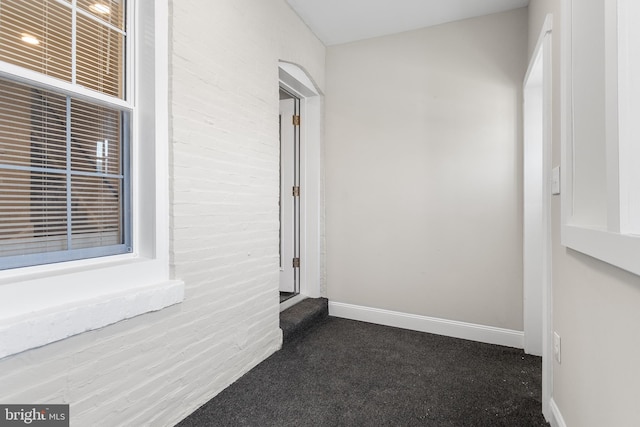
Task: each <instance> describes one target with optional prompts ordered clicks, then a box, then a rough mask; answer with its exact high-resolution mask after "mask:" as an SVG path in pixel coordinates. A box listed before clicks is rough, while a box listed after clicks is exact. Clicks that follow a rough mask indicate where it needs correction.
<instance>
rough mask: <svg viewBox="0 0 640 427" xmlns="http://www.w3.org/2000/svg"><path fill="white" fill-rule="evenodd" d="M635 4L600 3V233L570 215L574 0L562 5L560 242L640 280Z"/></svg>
mask: <svg viewBox="0 0 640 427" xmlns="http://www.w3.org/2000/svg"><path fill="white" fill-rule="evenodd" d="M634 1H635V0H612V1H609V0H607V1H605V2H604V7H605V16H604V19H605V21H604V22H605V58H606V61H605V76H606V77H605V91H606V106H605V109H606V117H605V123H606V141H605V146H606V176H607V203H606V210H607V224H606V226H605V227H603V228H595V227H589V226H586V225H585V224H581V223H579V221H576V220H575V218H574V215H573V214H574V207H573V206H574V198H573V185H574V173H573V172H574V165H573V161H574V154H575V152H574V150H575V146H574V144H573V125H574V124H573V110H572V103H573V102H572V100H573V92H572V91H573V87H572V86H573V77H572V73H573V70H572V0H564V2H563V13H562V16H563V21H564V22H563V52H564V61H563V65H562V83H563V97H562V165H563V177H562V183H561V186H562V229H561V240H562V244H563V245H564V246H567V247H569V248H571V249H574V250H577V251H579V252H582V253H585V254H587V255H589V256H592V257H594V258H597V259H600V260H602V261H605V262H607V263H609V264H612V265H615V266H617V267H619V268H622V269H624V270H627V271H630V272H632V273H634V274H637V275H640V236H639V234H640V218H638V213H639V212H640V172H638V170H637V166H635V164H637V159H638V158H639V157H638V156H640V140H639V139H638V137H639V136H640V124H639V122H638V119H637V116H636V118H635V119H632V114H633V113H637V112H638V111H639V107H640V105H639V104H638V103H639V101H640V81H639V80H638V79H637V78H636V79H635V81H632V80H631V75H632V73H631V72H630V71H631V70H638V69H639V67H640V57H638V56H637V55H636V57H633V56H632V55H631V54H630V53H631V52H632V51H633V49H630V43H631V41H632V40H633V38H634V37H637V36H638V35H640V31H638V30H637V29H634V23H636V22H634V20H633V17H634V16H635V17H637V16H638V13H640V8H639V7H638V5H637V4H636V5H634V4H633V2H634ZM632 12H633V13H632ZM634 47H637V42H636V45H635V46H634ZM634 137H635V139H634ZM634 159H636V160H634Z"/></svg>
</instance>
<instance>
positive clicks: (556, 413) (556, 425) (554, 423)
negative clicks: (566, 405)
mask: <svg viewBox="0 0 640 427" xmlns="http://www.w3.org/2000/svg"><path fill="white" fill-rule="evenodd" d="M549 409H551V419H550V420H548V421H549V423H550V424H551V427H567V423H565V422H564V418H562V414H561V413H560V408H558V405H556V401H555V400H553V398H551V401H550V402H549Z"/></svg>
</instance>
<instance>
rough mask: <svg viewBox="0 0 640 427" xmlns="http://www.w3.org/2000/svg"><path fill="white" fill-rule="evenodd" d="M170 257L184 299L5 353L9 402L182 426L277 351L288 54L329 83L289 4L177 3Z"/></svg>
mask: <svg viewBox="0 0 640 427" xmlns="http://www.w3.org/2000/svg"><path fill="white" fill-rule="evenodd" d="M170 9H171V10H170V12H171V18H170V19H171V21H170V29H171V34H170V40H171V43H170V45H171V47H170V49H171V52H170V76H169V79H170V88H169V90H170V93H169V95H170V120H171V123H170V127H171V136H170V138H171V142H170V144H171V145H170V153H171V165H170V171H171V176H170V177H168V179H170V184H171V200H172V201H171V258H172V265H171V268H172V274H173V276H174V277H175V278H180V279H182V280H184V281H185V283H186V297H185V301H184V302H183V303H182V304H179V305H176V306H172V307H169V308H167V309H164V310H162V311H159V312H155V313H150V314H146V315H143V316H138V317H136V318H133V319H129V320H126V321H122V322H119V323H116V324H114V325H111V326H108V327H106V328H103V329H100V330H97V331H92V332H87V333H84V334H80V335H76V336H74V337H71V338H68V339H66V340H63V341H58V342H55V343H53V344H50V345H47V346H44V347H41V348H38V349H34V350H30V351H27V352H24V353H21V354H18V355H15V356H11V357H7V358H5V359H2V360H0V402H2V403H69V404H70V405H71V425H73V426H100V425H105V426H116V425H118V426H120V425H127V426H129V425H130V426H143V425H153V426H172V425H174V424H175V423H177V422H178V421H180V420H181V419H182V418H184V417H185V416H186V415H188V414H189V413H190V412H192V411H193V410H195V409H196V408H197V407H199V406H200V405H202V404H203V403H204V402H206V401H207V400H208V399H210V398H211V397H213V396H215V395H216V394H217V393H218V392H220V391H221V390H222V389H223V388H225V387H226V386H227V385H229V384H230V383H231V382H233V381H234V380H235V379H237V378H238V377H239V376H241V375H242V374H244V373H245V372H246V371H248V370H249V369H251V368H252V367H253V366H255V365H256V364H258V363H259V362H260V361H262V360H263V359H264V358H266V357H267V356H269V355H270V354H271V353H273V352H274V351H276V350H277V349H278V348H279V346H280V345H281V331H280V329H279V328H278V295H277V288H278V258H277V257H278V186H279V180H278V173H279V172H278V167H279V166H278V150H279V148H278V145H279V144H278V124H277V117H278V60H286V61H290V62H294V63H297V64H299V65H300V66H302V67H303V68H305V69H306V70H308V71H309V73H310V74H311V75H312V76H313V78H314V79H315V81H316V83H317V84H318V85H319V86H320V87H321V88H323V87H324V58H325V48H324V46H323V45H322V44H321V43H320V42H319V41H318V40H317V39H316V38H315V37H314V36H313V35H312V34H311V32H310V31H309V30H308V28H307V27H306V26H305V25H304V24H303V23H302V22H301V21H300V20H299V18H298V17H297V16H296V15H295V14H294V13H293V12H292V11H291V10H290V9H289V7H288V6H287V4H286V3H285V1H284V0H216V1H208V0H179V1H173V2H172V3H171V4H170Z"/></svg>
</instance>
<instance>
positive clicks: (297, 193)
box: [293, 186, 300, 197]
mask: <svg viewBox="0 0 640 427" xmlns="http://www.w3.org/2000/svg"><path fill="white" fill-rule="evenodd" d="M293 197H300V187H298V186H296V187H293Z"/></svg>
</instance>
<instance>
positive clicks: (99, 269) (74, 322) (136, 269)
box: [0, 257, 184, 358]
mask: <svg viewBox="0 0 640 427" xmlns="http://www.w3.org/2000/svg"><path fill="white" fill-rule="evenodd" d="M113 258H120V260H118V261H115V262H114V261H111V262H105V261H104V260H94V261H93V262H91V261H90V260H85V261H83V262H79V263H76V266H75V267H74V268H71V269H69V268H67V269H65V270H61V268H60V265H63V264H54V265H51V266H40V267H38V268H33V269H17V271H19V270H22V272H23V273H24V272H25V271H26V272H27V274H22V275H20V276H17V275H16V272H14V271H5V272H2V274H1V275H0V358H3V357H6V356H9V355H12V354H16V353H20V352H22V351H25V350H28V349H31V348H36V347H40V346H43V345H45V344H49V343H52V342H55V341H59V340H61V339H64V338H67V337H70V336H72V335H76V334H79V333H82V332H86V331H90V330H94V329H98V328H102V327H104V326H107V325H110V324H113V323H116V322H118V321H120V320H124V319H129V318H131V317H135V316H138V315H140V314H143V313H147V312H151V311H157V310H160V309H162V308H165V307H168V306H170V305H174V304H176V303H179V302H181V301H182V300H183V299H184V283H183V282H182V281H179V280H169V279H168V274H166V273H167V271H166V267H165V268H163V267H162V265H160V264H161V262H160V260H157V259H144V258H142V259H141V258H137V259H136V258H131V257H129V258H130V259H122V258H125V257H113ZM113 258H112V259H113ZM47 267H48V268H47ZM7 276H8V277H7Z"/></svg>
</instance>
